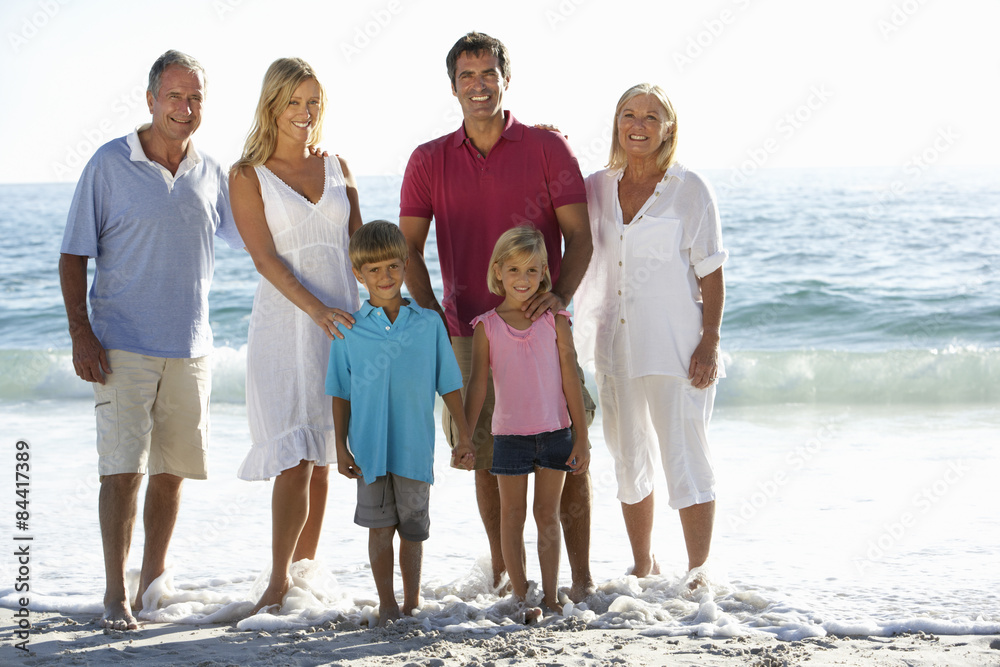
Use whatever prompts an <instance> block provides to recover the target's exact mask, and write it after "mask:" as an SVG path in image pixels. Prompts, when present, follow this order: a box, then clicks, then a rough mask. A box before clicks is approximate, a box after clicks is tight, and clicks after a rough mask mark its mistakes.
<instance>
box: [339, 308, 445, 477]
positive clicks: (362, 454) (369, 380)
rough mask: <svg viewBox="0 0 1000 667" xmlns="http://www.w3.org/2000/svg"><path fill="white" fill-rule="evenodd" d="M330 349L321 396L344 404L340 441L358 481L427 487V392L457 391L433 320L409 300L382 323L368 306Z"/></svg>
mask: <svg viewBox="0 0 1000 667" xmlns="http://www.w3.org/2000/svg"><path fill="white" fill-rule="evenodd" d="M354 319H355V320H356V321H355V323H354V327H353V328H351V329H346V328H341V329H340V330H341V332H343V334H344V338H343V340H336V339H335V340H334V341H333V343H331V344H330V365H329V366H328V368H327V373H326V393H327V394H329V395H330V396H336V397H337V398H342V399H345V400H348V401H350V402H351V423H350V426H349V428H348V433H347V442H348V445H349V446H350V448H351V453H352V454H354V460H355V462H356V463H357V464H358V466H360V467H361V473H362V474H363V475H364V478H365V483H366V484H371V483H372V482H374V481H375V479H376V478H377V477H381V476H383V475H385V474H386V473H387V472H391V473H393V474H394V475H399V476H400V477H407V478H409V479H415V480H418V481H421V482H427V483H428V484H433V483H434V394H435V393H438V394H441V395H442V396H443V395H445V394H447V393H449V392H452V391H455V390H456V389H461V388H462V373H461V371H459V369H458V362H457V361H455V353H454V352H453V351H452V349H451V343H450V341H449V340H448V332H447V331H445V328H444V323H443V322H442V321H441V316H440V315H438V314H437V313H436V312H434V311H433V310H425V309H423V308H421V307H420V306H418V305H417V304H415V303H413V302H412V300H411V301H410V302H409V303H407V304H406V305H404V306H402V307H401V308H400V309H399V315H397V316H396V321H395V322H389V318H388V317H386V315H385V312H383V310H382V309H381V308H375V307H374V306H372V305H371V303H370V302H369V301H365V302H364V304H362V306H361V309H360V310H359V311H358V312H356V313H354Z"/></svg>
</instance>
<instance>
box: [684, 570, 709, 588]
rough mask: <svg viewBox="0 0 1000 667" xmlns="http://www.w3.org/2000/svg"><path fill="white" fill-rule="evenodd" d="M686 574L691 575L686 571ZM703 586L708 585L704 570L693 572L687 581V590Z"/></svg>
mask: <svg viewBox="0 0 1000 667" xmlns="http://www.w3.org/2000/svg"><path fill="white" fill-rule="evenodd" d="M688 576H691V573H688ZM704 586H708V577H706V576H705V573H704V572H696V573H694V576H693V577H691V579H690V580H688V582H687V587H688V590H689V591H696V590H698V589H699V588H702V587H704Z"/></svg>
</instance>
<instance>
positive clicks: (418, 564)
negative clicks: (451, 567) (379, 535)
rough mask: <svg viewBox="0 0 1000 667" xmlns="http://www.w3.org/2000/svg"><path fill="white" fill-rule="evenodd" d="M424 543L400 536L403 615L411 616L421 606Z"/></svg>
mask: <svg viewBox="0 0 1000 667" xmlns="http://www.w3.org/2000/svg"><path fill="white" fill-rule="evenodd" d="M423 560H424V543H423V542H412V541H410V540H406V539H403V538H402V537H400V538H399V569H400V571H401V572H402V574H403V615H404V616H409V615H411V614H412V613H413V610H414V609H416V608H417V607H419V606H420V573H421V568H422V566H423Z"/></svg>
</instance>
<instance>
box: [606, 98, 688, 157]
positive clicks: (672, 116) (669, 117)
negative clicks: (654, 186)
mask: <svg viewBox="0 0 1000 667" xmlns="http://www.w3.org/2000/svg"><path fill="white" fill-rule="evenodd" d="M639 95H651V96H653V97H655V98H656V100H657V101H658V102H659V103H660V104H661V105H662V106H663V110H664V111H665V112H666V118H664V120H665V121H666V122H668V123H670V124H671V126H672V127H671V129H670V136H669V137H667V140H666V141H664V142H663V145H662V146H660V152H659V154H657V156H656V168H657V169H659V170H660V171H666V170H667V167H669V166H670V165H671V164H673V163H674V153H676V152H677V112H675V111H674V105H673V104H671V103H670V99H669V98H668V97H667V94H666V93H665V92H664V91H663V89H662V88H660V87H659V86H657V85H654V84H652V83H640V84H636V85H634V86H632V87H631V88H629V89H628V90H626V91H625V94H624V95H622V96H621V99H619V100H618V106H616V107H615V117H614V119H613V120H612V123H611V128H612V129H611V154H610V156H609V157H608V165H607V166H608V167H609V168H610V169H621V168H623V167H624V166H625V165H626V164H628V157H627V156H626V155H625V149H624V148H623V147H622V143H621V142H620V141H619V140H618V117H619V116H620V115H621V113H622V110H623V109H624V108H625V105H626V104H628V102H629V100H631V99H632V98H633V97H638V96H639Z"/></svg>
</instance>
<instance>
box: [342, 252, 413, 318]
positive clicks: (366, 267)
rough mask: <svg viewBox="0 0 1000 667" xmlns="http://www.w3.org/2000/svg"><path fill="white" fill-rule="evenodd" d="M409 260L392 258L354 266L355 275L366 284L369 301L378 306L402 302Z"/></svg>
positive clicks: (360, 281)
mask: <svg viewBox="0 0 1000 667" xmlns="http://www.w3.org/2000/svg"><path fill="white" fill-rule="evenodd" d="M406 263H407V260H405V259H399V258H398V257H397V258H392V259H387V260H385V261H382V262H369V263H366V264H362V265H361V268H360V269H355V268H352V269H351V270H352V271H353V272H354V277H355V278H357V279H358V282H359V283H361V284H362V285H364V286H365V288H367V290H368V294H369V295H370V297H371V298H370V299H369V301H370V302H371V304H372V305H373V306H375V307H376V308H385V307H387V306H394V305H398V304H399V303H401V302H402V298H403V297H402V296H401V295H400V290H402V289H403V279H404V278H405V277H406Z"/></svg>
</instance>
